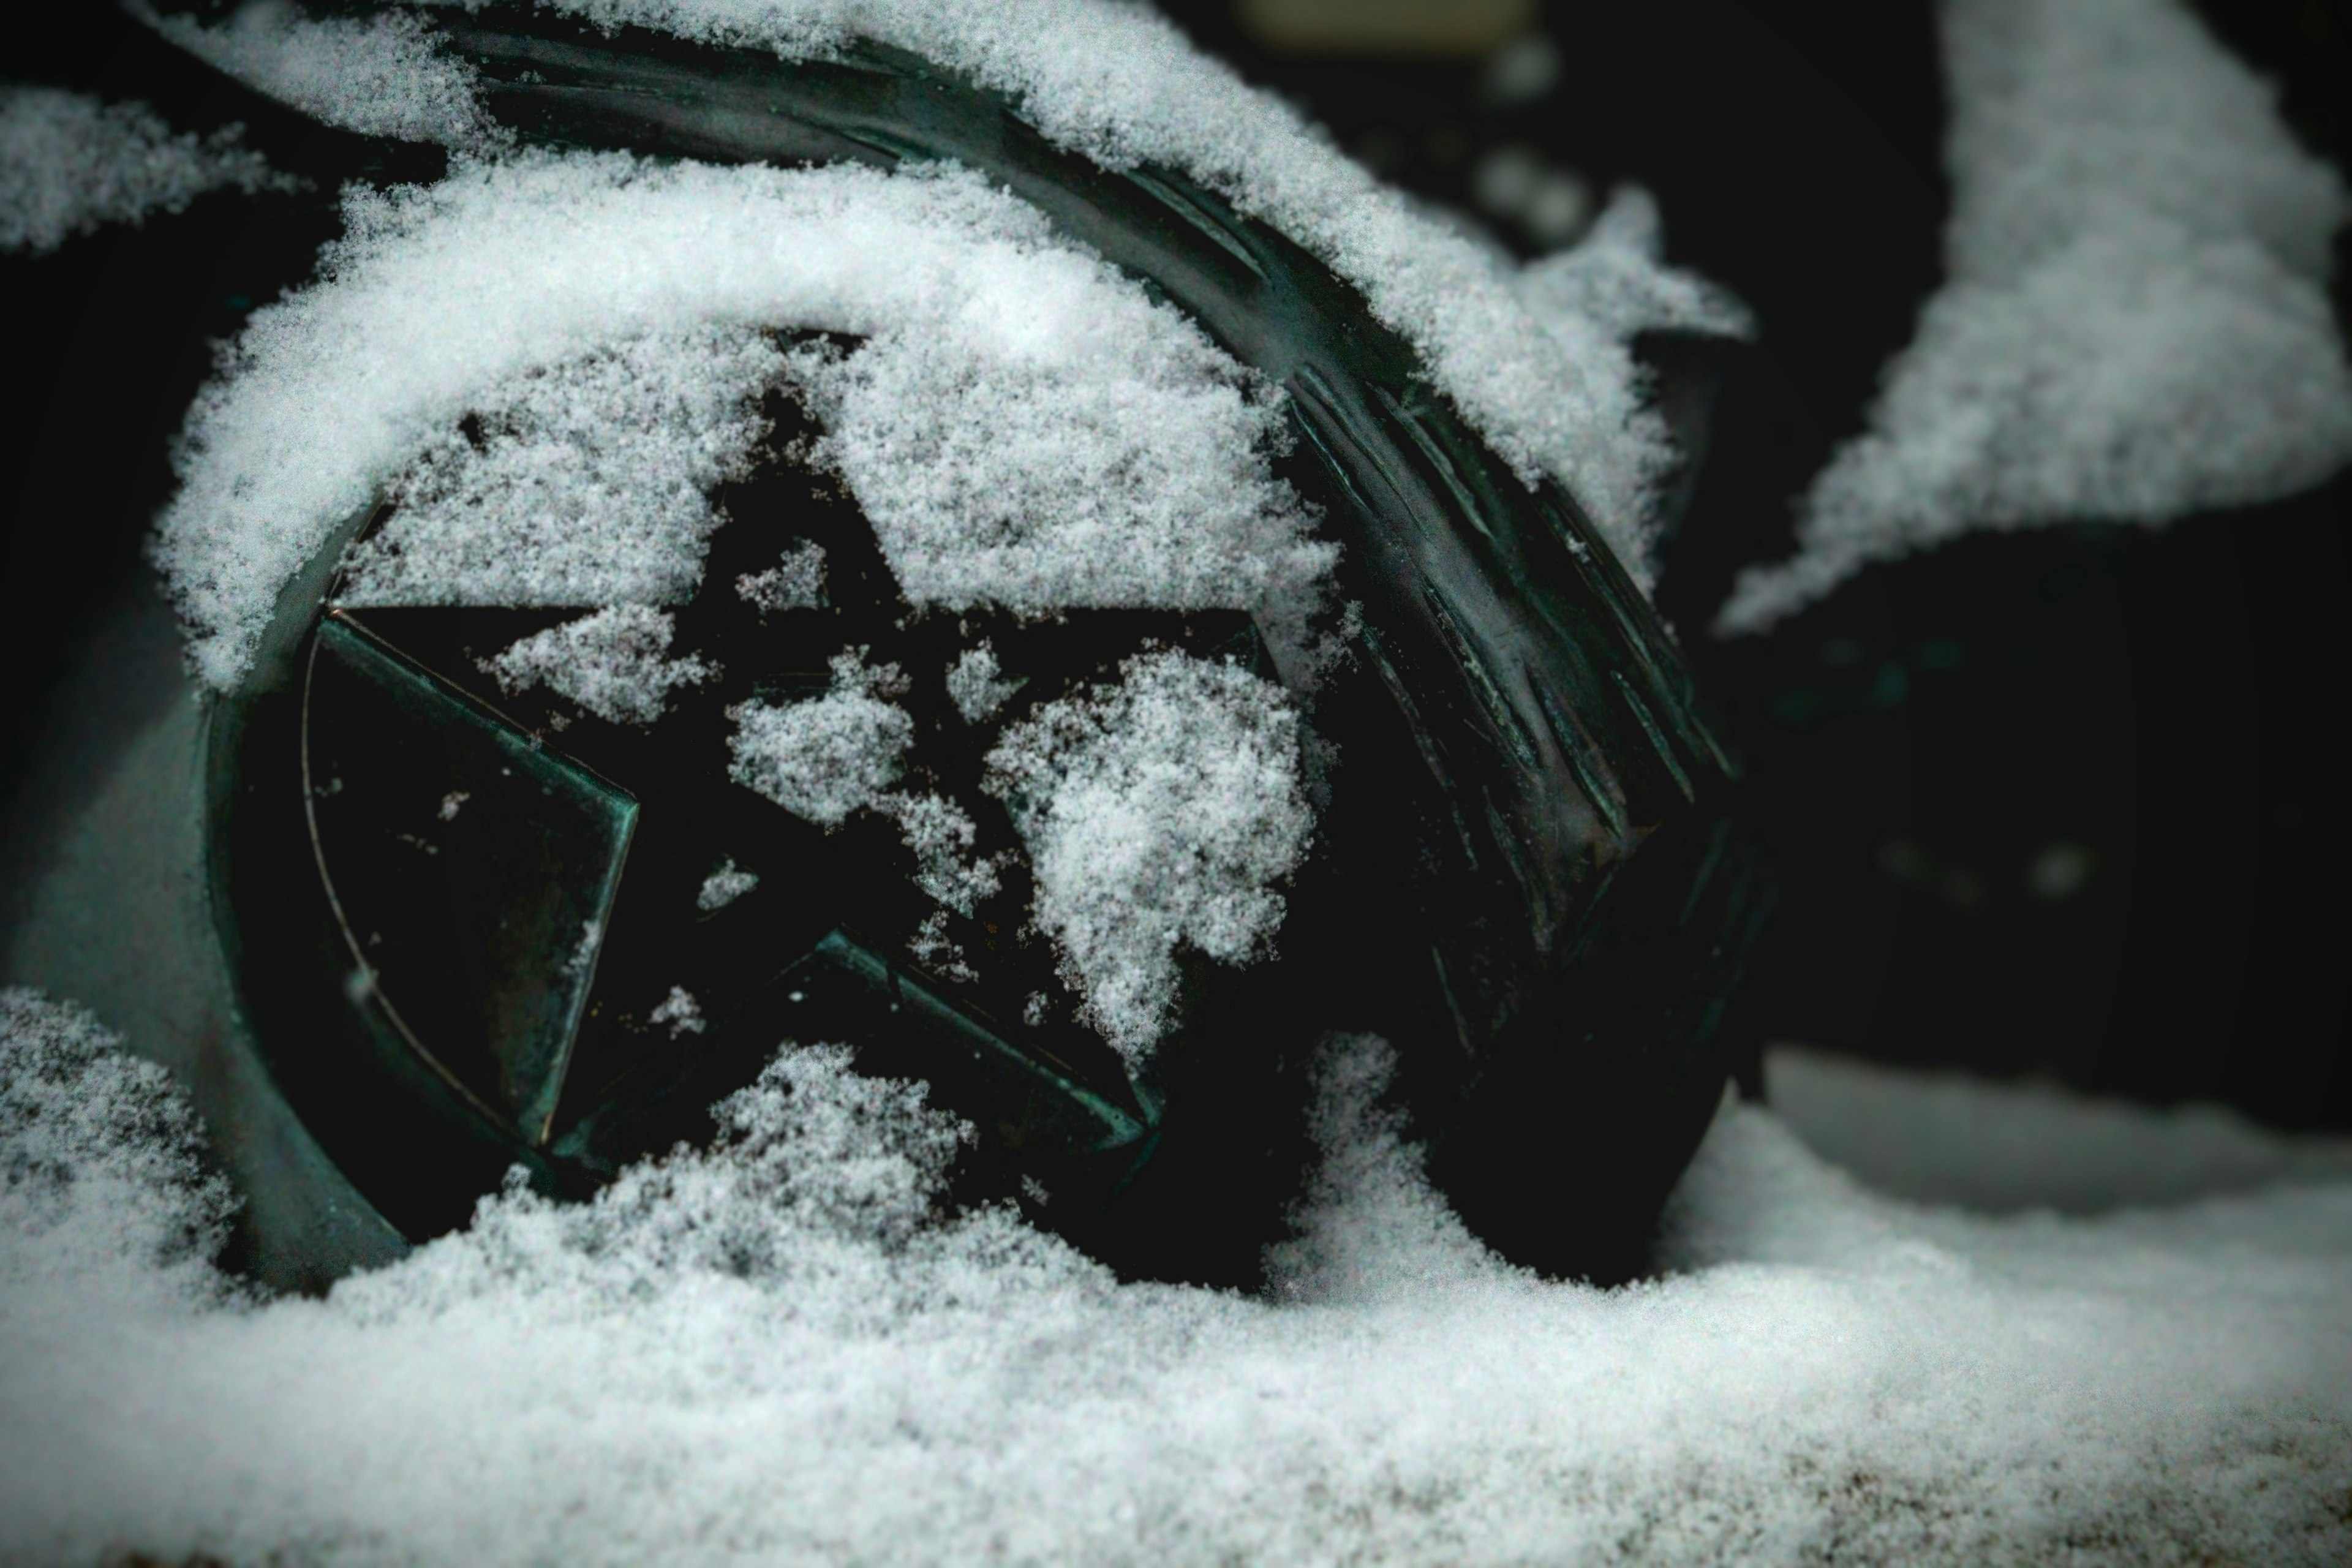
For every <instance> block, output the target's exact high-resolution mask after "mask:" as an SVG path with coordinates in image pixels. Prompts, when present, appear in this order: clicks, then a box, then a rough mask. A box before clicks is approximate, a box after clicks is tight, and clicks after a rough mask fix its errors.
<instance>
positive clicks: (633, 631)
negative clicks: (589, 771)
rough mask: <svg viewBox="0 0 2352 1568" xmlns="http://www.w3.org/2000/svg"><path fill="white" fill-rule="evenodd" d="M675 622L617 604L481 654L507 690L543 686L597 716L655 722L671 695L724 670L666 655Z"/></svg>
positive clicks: (615, 720)
mask: <svg viewBox="0 0 2352 1568" xmlns="http://www.w3.org/2000/svg"><path fill="white" fill-rule="evenodd" d="M671 635H672V624H671V621H670V618H669V616H667V615H665V614H663V613H662V612H661V611H659V610H649V609H646V607H645V606H643V605H614V606H613V607H612V608H611V609H609V610H599V611H597V612H596V613H595V614H594V615H593V616H582V617H581V618H580V619H578V620H576V621H566V622H565V623H564V624H563V625H562V626H550V627H548V628H547V630H545V631H543V632H537V633H534V634H533V635H531V636H530V637H524V638H522V639H521V640H520V641H519V642H517V643H516V644H515V645H514V646H513V647H509V648H508V649H507V650H506V651H505V652H504V653H501V654H499V656H498V657H496V658H486V659H481V660H478V663H479V664H480V665H481V667H482V669H483V671H484V673H486V674H488V675H493V676H496V677H497V678H498V682H499V690H501V691H504V692H507V693H509V694H512V693H514V692H517V691H522V690H527V689H530V687H533V686H542V685H543V686H545V687H546V688H547V689H549V690H551V691H552V692H554V693H555V694H556V695H558V696H560V697H568V698H570V699H571V700H572V701H574V702H577V703H578V704H580V706H581V707H583V708H585V709H586V710H588V711H589V712H591V713H593V714H595V715H596V716H597V717H598V718H599V719H603V720H605V721H608V722H611V723H614V724H650V723H652V722H653V721H655V720H656V719H658V718H660V717H661V716H662V710H664V708H666V707H667V705H668V702H669V694H670V693H671V692H672V691H673V690H675V689H677V688H678V687H680V686H698V685H700V684H702V683H703V682H704V681H706V680H709V679H714V678H716V677H717V675H718V674H719V667H718V666H717V665H715V664H712V663H710V662H709V660H707V659H704V658H699V657H696V656H691V655H689V656H688V657H687V658H665V657H664V656H665V655H666V654H667V653H668V652H669V641H670V637H671Z"/></svg>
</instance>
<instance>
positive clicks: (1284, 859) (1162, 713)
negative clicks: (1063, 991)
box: [983, 652, 1312, 1064]
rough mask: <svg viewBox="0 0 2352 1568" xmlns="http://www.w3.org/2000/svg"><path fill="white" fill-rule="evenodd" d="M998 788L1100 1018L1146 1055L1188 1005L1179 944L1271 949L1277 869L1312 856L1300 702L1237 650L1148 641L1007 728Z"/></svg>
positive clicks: (1065, 958) (1063, 947)
mask: <svg viewBox="0 0 2352 1568" xmlns="http://www.w3.org/2000/svg"><path fill="white" fill-rule="evenodd" d="M987 767H988V773H987V778H986V781H985V784H984V786H983V787H985V788H986V789H987V790H988V791H989V793H990V794H992V795H999V796H1002V797H1003V800H1004V803H1005V806H1006V808H1007V810H1008V811H1009V812H1010V813H1011V815H1012V817H1013V826H1014V827H1016V828H1017V829H1019V831H1020V834H1021V837H1022V840H1023V842H1024V844H1026V845H1027V847H1028V849H1029V855H1030V860H1031V867H1032V870H1033V873H1034V877H1035V879H1036V889H1037V891H1036V903H1035V909H1034V918H1035V920H1036V921H1037V924H1038V926H1039V927H1040V928H1042V929H1043V930H1045V931H1048V932H1050V933H1052V935H1053V938H1054V941H1055V947H1056V948H1057V949H1058V951H1059V952H1060V954H1061V958H1062V968H1063V973H1064V979H1065V981H1066V983H1067V984H1069V985H1070V986H1071V987H1072V988H1073V989H1074V990H1076V991H1077V992H1078V993H1079V994H1081V995H1083V996H1084V998H1085V1000H1086V1006H1085V1015H1086V1017H1087V1022H1089V1023H1090V1024H1092V1025H1093V1026H1095V1027H1096V1028H1097V1030H1099V1031H1100V1032H1101V1034H1102V1035H1103V1037H1105V1038H1106V1039H1108V1040H1109V1041H1110V1043H1111V1044H1112V1045H1113V1046H1114V1047H1117V1048H1118V1051H1119V1052H1120V1054H1121V1055H1123V1056H1125V1057H1126V1058H1128V1060H1129V1062H1130V1063H1134V1064H1139V1063H1140V1062H1141V1061H1142V1060H1143V1059H1144V1058H1146V1057H1148V1056H1149V1055H1150V1049H1151V1047H1152V1046H1153V1044H1154V1043H1156V1042H1157V1041H1158V1039H1159V1038H1160V1034H1161V1032H1162V1031H1163V1030H1164V1029H1165V1028H1166V1026H1167V1025H1168V1023H1169V1021H1170V1015H1171V1012H1172V1011H1173V1009H1174V1007H1175V1004H1176V983H1177V966H1176V953H1177V949H1178V948H1179V947H1180V946H1186V947H1191V948H1194V949H1197V950H1198V951H1200V952H1204V953H1206V954H1208V955H1209V956H1210V957H1211V958H1213V959H1216V960H1218V961H1220V962H1221V963H1249V962H1252V961H1253V960H1255V959H1256V958H1258V957H1260V956H1261V955H1263V954H1264V952H1265V951H1266V950H1267V948H1268V947H1269V945H1270V944H1271V943H1272V942H1273V939H1274V933H1275V932H1276V930H1277V929H1279V928H1280V926H1281V924H1282V917H1283V910H1284V905H1283V899H1282V895H1281V894H1280V893H1279V892H1276V890H1275V888H1274V884H1275V883H1276V882H1277V881H1279V880H1280V879H1283V878H1284V877H1286V876H1288V875H1289V874H1290V873H1291V872H1292V871H1294V870H1296V869H1297V867H1298V865H1299V863H1300V861H1301V860H1303V859H1304V858H1306V853H1307V841H1308V838H1309V837H1310V831H1309V830H1310V826H1311V820H1312V819H1311V817H1310V816H1309V814H1308V811H1307V802H1306V799H1305V797H1304V795H1302V794H1301V792H1300V787H1299V759H1298V718H1297V713H1296V711H1294V710H1292V708H1291V707H1290V706H1289V704H1288V702H1287V700H1286V699H1285V697H1284V695H1283V692H1282V689H1281V688H1279V687H1277V686H1275V685H1273V684H1272V683H1271V682H1268V681H1265V680H1262V679H1259V678H1258V677H1256V676H1255V675H1252V674H1251V673H1250V672H1249V671H1247V670H1245V669H1243V668H1241V667H1239V666H1238V665H1231V664H1223V663H1217V662H1213V661H1211V660H1207V659H1201V658H1192V656H1191V655H1189V654H1183V653H1178V652H1166V653H1157V654H1142V655H1138V656H1137V657H1135V658H1130V659H1129V660H1127V661H1126V662H1125V663H1124V664H1122V665H1121V666H1120V679H1119V680H1118V682H1117V683H1116V684H1114V685H1110V686H1108V687H1102V688H1097V689H1093V690H1091V691H1087V692H1084V693H1081V694H1079V695H1077V696H1074V697H1069V698H1065V699H1063V700H1059V701H1055V702H1049V703H1046V704H1045V705H1044V706H1043V707H1040V708H1039V709H1037V710H1036V711H1035V712H1034V713H1032V714H1031V715H1029V717H1027V718H1026V719H1024V720H1023V721H1021V722H1019V723H1017V724H1014V725H1011V726H1009V727H1008V728H1007V729H1006V730H1005V731H1004V732H1003V735H1002V737H1000V739H999V740H998V742H997V743H996V746H995V748H994V749H993V750H992V751H991V752H989V754H988V763H987Z"/></svg>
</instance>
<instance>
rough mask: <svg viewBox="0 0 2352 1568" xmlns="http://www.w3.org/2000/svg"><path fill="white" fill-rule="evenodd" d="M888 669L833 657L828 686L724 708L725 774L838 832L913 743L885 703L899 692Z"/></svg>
mask: <svg viewBox="0 0 2352 1568" xmlns="http://www.w3.org/2000/svg"><path fill="white" fill-rule="evenodd" d="M904 681H905V678H904V677H903V676H901V675H900V674H899V671H898V666H897V665H895V664H885V665H881V666H878V667H877V668H873V669H868V668H866V665H865V662H864V660H863V659H861V658H859V656H858V655H857V654H856V653H842V654H838V655H835V658H834V660H833V687H832V689H830V690H829V691H827V692H826V693H825V694H824V696H822V697H812V698H809V699H807V700H804V701H800V702H787V703H783V704H782V705H777V704H773V703H768V702H761V701H758V700H753V701H750V702H739V703H737V704H736V705H735V706H734V707H732V708H730V709H729V710H727V716H728V717H729V718H730V719H732V720H734V721H735V733H734V734H733V735H731V736H730V737H728V741H727V749H728V752H730V755H731V756H732V757H733V759H734V761H733V762H732V763H731V764H730V766H729V768H728V770H727V776H728V777H730V778H731V779H733V780H734V781H735V782H736V783H737V784H741V785H743V786H744V787H745V788H746V789H750V790H755V791H757V792H758V793H759V794H761V795H766V796H767V797H768V798H769V799H770V800H772V801H774V802H775V803H776V804H777V805H781V806H782V807H783V808H784V809H785V810H786V811H789V812H791V813H792V814H793V816H799V817H803V818H805V819H806V820H808V821H810V822H814V823H815V824H817V825H818V826H821V827H827V828H832V827H838V826H841V825H842V824H843V823H844V822H846V821H848V820H849V815H850V813H852V812H854V811H857V810H860V809H862V808H864V807H866V806H868V805H874V804H875V802H876V801H877V800H878V799H879V798H880V797H881V795H882V793H883V792H884V791H885V790H887V789H888V788H889V787H890V785H891V784H894V783H896V782H897V781H898V774H899V772H900V770H901V763H900V761H899V759H900V758H901V757H902V756H903V755H904V754H905V752H906V751H907V749H908V747H909V746H912V745H913V744H914V743H915V721H914V719H913V717H912V716H911V715H909V714H908V711H907V710H905V709H903V708H901V707H899V706H898V704H897V703H895V702H892V701H889V700H887V699H888V698H890V697H892V696H895V695H897V694H898V693H899V692H903V691H904V690H905V689H906V686H905V683H904Z"/></svg>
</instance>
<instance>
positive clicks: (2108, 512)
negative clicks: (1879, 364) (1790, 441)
mask: <svg viewBox="0 0 2352 1568" xmlns="http://www.w3.org/2000/svg"><path fill="white" fill-rule="evenodd" d="M1941 15H1942V22H1943V37H1944V50H1945V71H1946V77H1947V79H1948V83H1949V85H1950V90H1951V99H1952V121H1951V125H1950V128H1949V132H1948V137H1947V141H1946V159H1947V162H1948V164H1949V166H1950V170H1951V174H1952V182H1953V208H1952V215H1951V218H1950V222H1949V224H1948V228H1947V230H1946V234H1945V242H1944V249H1945V270H1946V282H1945V284H1944V287H1943V288H1942V289H1941V290H1940V291H1939V292H1938V293H1937V295H1936V296H1935V298H1934V299H1932V300H1929V301H1928V303H1927V308H1926V310H1924V312H1923V313H1922V315H1921V317H1920V321H1919V328H1918V332H1917V335H1916V338H1915V340H1914V341H1913V342H1912V343H1911V345H1910V346H1909V347H1908V348H1907V349H1906V350H1905V351H1904V352H1903V353H1901V354H1900V355H1899V356H1898V357H1897V358H1896V359H1895V361H1894V362H1893V363H1891V364H1890V365H1889V366H1888V367H1887V369H1886V372H1885V384H1884V389H1883V391H1882V392H1881V394H1880V396H1879V399H1878V402H1877V405H1876V406H1874V408H1873V409H1872V410H1871V412H1870V417H1869V429H1868V431H1867V432H1866V433H1865V434H1864V435H1863V436H1861V437H1857V438H1856V439H1854V440H1853V441H1852V442H1851V443H1849V444H1848V445H1847V446H1845V447H1843V448H1842V449H1841V450H1840V451H1839V452H1838V453H1837V454H1836V455H1835V456H1834V457H1833V458H1832V459H1831V461H1830V464H1829V466H1828V468H1826V469H1824V470H1823V471H1822V474H1821V475H1820V477H1819V478H1817V479H1815V480H1814V481H1813V484H1812V486H1811V489H1810V490H1809V491H1808V492H1807V494H1806V495H1805V496H1804V497H1803V498H1802V500H1801V501H1800V503H1799V506H1798V543H1799V552H1798V554H1797V555H1796V556H1795V557H1794V558H1793V559H1791V560H1790V561H1787V562H1783V563H1778V564H1775V565H1771V566H1765V567H1754V568H1750V569H1749V570H1748V571H1747V572H1745V573H1743V574H1742V575H1741V577H1740V580H1739V582H1738V585H1737V587H1736V588H1735V589H1734V591H1733V594H1732V596H1731V598H1730V599H1729V601H1728V602H1727V604H1726V605H1724V607H1723V609H1722V610H1721V612H1720V613H1719V616H1718V619H1717V626H1718V629H1719V630H1722V631H1726V632H1748V631H1755V630H1759V629H1761V628H1762V627H1764V626H1769V625H1770V624H1771V623H1772V622H1773V621H1775V620H1777V619H1779V618H1780V617H1781V616H1786V615H1789V614H1790V613H1792V612H1793V611H1795V610H1798V609H1801V608H1802V607H1803V606H1804V605H1807V604H1810V603H1811V602H1813V601H1814V600H1816V599H1818V598H1820V597H1821V596H1822V595H1825V594H1827V593H1829V592H1830V591H1831V590H1832V588H1834V587H1835V586H1836V585H1837V584H1840V583H1842V582H1843V581H1844V580H1845V579H1847V578H1849V577H1851V576H1852V575H1853V574H1854V573H1856V572H1858V571H1860V570H1861V569H1862V568H1863V567H1864V565H1866V564H1868V563H1872V562H1875V561H1885V560H1891V559H1894V558H1895V557H1897V556H1901V555H1904V554H1907V553H1909V552H1912V551H1915V550H1918V549H1923V548H1927V547H1929V546H1932V545H1935V544H1937V543H1941V542H1946V541H1948V540H1950V539H1952V538H1955V537H1957V536H1958V535H1960V534H1962V533H1964V532H1968V531H1972V530H1978V529H1996V528H2001V529H2007V528H2025V527H2032V526H2038V525H2042V524H2048V523H2053V522H2062V521H2075V520H2084V521H2091V520H2104V521H2127V522H2138V523H2150V524H2156V523H2164V522H2168V521H2174V520H2176V519H2179V518H2181V517H2184V516H2187V515H2189V514H2191V513H2194V512H2198V511H2202V510H2210V509H2213V508H2217V507H2227V506H2240V505H2246V504H2250V503H2252V502H2257V501H2263V500H2273V499H2275V498H2277V497H2280V496H2284V495H2289V494H2293V493H2294V492H2295V491H2297V490H2301V489H2307V488H2309V487H2311V486H2313V485H2316V484H2318V483H2320V482H2322V481H2324V480H2325V479H2327V478H2328V477H2329V476H2330V475H2332V474H2334V473H2336V472H2337V471H2338V470H2339V469H2341V468H2344V467H2345V466H2346V465H2347V463H2352V367H2347V363H2346V360H2345V352H2344V344H2343V340H2342V337H2341V334H2340V331H2339V330H2338V325H2337V323H2336V321H2335V319H2334V317H2333V315H2332V313H2331V310H2330V308H2329V303H2328V297H2327V291H2326V283H2327V278H2328V271H2329V242H2330V239H2331V237H2333V235H2334V234H2335V232H2336V228H2337V227H2338V226H2340V225H2341V224H2342V223H2343V222H2344V220H2345V218H2346V216H2347V214H2352V202H2347V195H2346V190H2345V185H2344V182H2343V180H2342V178H2341V177H2340V176H2339V175H2338V174H2337V173H2336V171H2335V170H2334V169H2332V168H2330V167H2328V166H2327V165H2326V164H2325V163H2321V162H2319V161H2318V160H2316V159H2315V158H2313V157H2311V156H2310V155H2309V154H2308V153H2305V152H2304V151H2303V150H2302V149H2301V148H2300V147H2299V146H2297V145H2296V143H2295V142H2294V138H2293V136H2292V135H2291V134H2290V133H2289V132H2288V131H2287V130H2286V128H2285V126H2284V124H2282V123H2281V121H2280V120H2279V117H2278V113H2277V110H2276V105H2275V93H2274V89H2273V88H2272V87H2271V85H2270V84H2269V83H2267V82H2265V81H2263V79H2261V78H2259V77H2257V76H2255V75H2254V74H2253V73H2252V72H2251V71H2249V70H2248V69H2247V68H2245V67H2244V66H2243V65H2242V64H2241V63H2240V62H2239V61H2237V60H2236V59H2234V58H2231V56H2230V55H2229V54H2228V53H2226V52H2225V51H2224V50H2223V49H2222V48H2221V47H2220V45H2218V44H2217V43H2216V42H2215V41H2214V39H2213V38H2212V37H2211V36H2210V34H2208V33H2207V32H2206V30H2205V29H2204V27H2203V26H2201V25H2200V23H2199V22H2198V20H2197V19H2196V18H2195V17H2194V16H2192V15H2191V14H2190V12H2189V9H2188V8H2187V7H2186V6H2185V5H2182V4H2180V3H2179V0H1946V3H1945V5H1944V6H1943V9H1942V13H1941Z"/></svg>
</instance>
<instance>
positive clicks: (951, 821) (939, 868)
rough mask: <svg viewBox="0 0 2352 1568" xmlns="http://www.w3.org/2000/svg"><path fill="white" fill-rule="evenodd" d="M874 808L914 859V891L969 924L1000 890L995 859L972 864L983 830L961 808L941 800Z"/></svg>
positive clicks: (915, 799)
mask: <svg viewBox="0 0 2352 1568" xmlns="http://www.w3.org/2000/svg"><path fill="white" fill-rule="evenodd" d="M873 805H874V808H875V809H876V810H877V811H879V812H881V813H882V814H883V815H884V816H888V817H889V818H890V819H891V820H892V821H894V822H896V823H897V824H898V835H899V837H901V838H903V839H904V840H905V841H906V845H907V847H908V849H911V850H913V851H914V855H915V886H917V887H919V888H920V889H922V890H923V891H924V892H925V893H928V894H929V895H930V897H931V898H933V899H935V900H938V901H939V902H940V903H942V904H944V905H946V906H947V907H948V908H949V909H951V910H955V912H956V913H958V914H960V915H963V916H965V917H967V918H969V917H970V916H971V912H972V911H973V910H974V909H975V908H977V907H978V906H979V904H980V903H981V901H982V900H984V899H992V898H994V897H995V896H996V892H997V889H998V888H999V887H1000V886H1001V885H1002V884H1001V882H1000V881H999V879H998V877H997V874H996V863H995V861H994V860H993V859H984V860H974V859H972V858H971V849H972V843H973V840H974V839H975V837H977V835H978V833H979V829H978V827H977V826H974V825H973V823H972V820H971V815H970V814H969V813H968V812H966V811H965V810H964V808H963V807H961V805H957V804H956V803H955V802H953V801H951V800H950V799H948V797H947V796H945V795H932V794H923V795H915V794H911V793H898V794H891V795H883V796H881V797H879V798H877V800H875V802H874V803H873Z"/></svg>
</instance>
